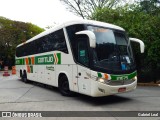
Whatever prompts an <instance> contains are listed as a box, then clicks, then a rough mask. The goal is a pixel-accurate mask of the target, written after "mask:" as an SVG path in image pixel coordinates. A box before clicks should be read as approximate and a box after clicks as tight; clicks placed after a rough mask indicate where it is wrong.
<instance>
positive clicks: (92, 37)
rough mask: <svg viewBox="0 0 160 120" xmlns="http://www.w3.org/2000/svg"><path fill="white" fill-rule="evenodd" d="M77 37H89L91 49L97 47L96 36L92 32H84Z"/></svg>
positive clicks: (80, 32)
mask: <svg viewBox="0 0 160 120" xmlns="http://www.w3.org/2000/svg"><path fill="white" fill-rule="evenodd" d="M75 34H76V35H87V36H88V37H89V44H90V47H91V48H95V47H96V36H95V34H94V33H93V32H92V31H89V30H84V31H79V32H76V33H75Z"/></svg>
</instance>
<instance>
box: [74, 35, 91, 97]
mask: <svg viewBox="0 0 160 120" xmlns="http://www.w3.org/2000/svg"><path fill="white" fill-rule="evenodd" d="M88 52H89V41H88V40H87V38H86V37H82V38H78V40H77V55H78V56H77V57H78V58H77V61H78V63H79V64H77V68H78V72H77V73H78V75H77V78H78V87H79V92H80V93H84V94H88V95H89V94H90V88H91V81H90V77H89V76H90V72H91V71H90V69H89V53H88Z"/></svg>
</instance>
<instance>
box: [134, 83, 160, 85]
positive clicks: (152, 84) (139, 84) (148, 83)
mask: <svg viewBox="0 0 160 120" xmlns="http://www.w3.org/2000/svg"><path fill="white" fill-rule="evenodd" d="M137 85H138V86H160V83H159V84H158V83H157V84H155V83H137Z"/></svg>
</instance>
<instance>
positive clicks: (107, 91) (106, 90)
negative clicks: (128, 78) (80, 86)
mask: <svg viewBox="0 0 160 120" xmlns="http://www.w3.org/2000/svg"><path fill="white" fill-rule="evenodd" d="M136 87H137V80H135V81H134V82H132V83H131V84H126V85H108V84H104V83H100V82H98V81H92V85H91V96H92V97H101V96H108V95H113V94H117V93H123V92H129V91H132V90H134V89H136Z"/></svg>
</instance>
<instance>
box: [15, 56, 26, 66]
mask: <svg viewBox="0 0 160 120" xmlns="http://www.w3.org/2000/svg"><path fill="white" fill-rule="evenodd" d="M15 64H16V65H24V64H25V63H24V58H22V59H16V61H15Z"/></svg>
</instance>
